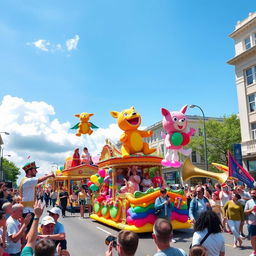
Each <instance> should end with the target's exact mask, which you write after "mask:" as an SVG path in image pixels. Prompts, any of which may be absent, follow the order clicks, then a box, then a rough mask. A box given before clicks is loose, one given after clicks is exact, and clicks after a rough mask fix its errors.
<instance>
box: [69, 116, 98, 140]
mask: <svg viewBox="0 0 256 256" xmlns="http://www.w3.org/2000/svg"><path fill="white" fill-rule="evenodd" d="M93 115H94V114H88V113H81V114H76V115H75V117H78V118H79V119H80V122H79V123H77V124H76V125H75V126H73V127H72V128H70V129H77V132H76V136H81V135H82V134H88V135H91V134H92V133H93V130H92V129H98V128H99V127H98V126H96V125H94V124H93V123H91V122H89V119H90V117H91V116H93Z"/></svg>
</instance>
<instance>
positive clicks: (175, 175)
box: [144, 115, 223, 184]
mask: <svg viewBox="0 0 256 256" xmlns="http://www.w3.org/2000/svg"><path fill="white" fill-rule="evenodd" d="M186 116H187V119H188V129H190V128H194V129H196V133H195V135H194V136H204V130H203V119H202V117H201V116H196V115H186ZM208 120H216V121H219V122H223V118H213V117H205V121H206V122H207V121H208ZM146 130H152V131H153V135H152V136H151V137H148V138H144V140H145V142H148V143H149V145H150V147H153V148H156V149H157V153H158V155H160V156H162V157H164V155H165V154H166V148H165V145H164V139H162V137H161V132H163V133H165V131H164V129H163V126H162V121H159V122H157V123H155V124H153V125H151V126H149V127H147V129H146ZM180 159H181V160H182V159H183V160H184V159H185V157H184V158H182V156H181V158H180ZM190 159H191V162H192V163H193V165H195V166H196V167H198V168H200V169H203V170H205V159H204V158H202V157H201V156H200V154H199V153H198V152H196V151H192V153H191V155H190ZM181 168H182V167H180V168H172V167H163V168H162V171H163V178H164V179H165V181H166V183H167V184H180V175H181ZM201 181H202V178H198V179H197V178H193V179H192V180H190V181H189V182H188V183H190V182H191V183H192V184H196V183H198V182H201Z"/></svg>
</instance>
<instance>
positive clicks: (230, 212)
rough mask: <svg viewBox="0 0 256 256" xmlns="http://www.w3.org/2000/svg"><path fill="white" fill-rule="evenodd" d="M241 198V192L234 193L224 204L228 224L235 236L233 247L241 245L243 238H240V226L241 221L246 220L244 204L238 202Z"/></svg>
mask: <svg viewBox="0 0 256 256" xmlns="http://www.w3.org/2000/svg"><path fill="white" fill-rule="evenodd" d="M239 199H241V196H240V195H239V194H233V196H232V199H231V200H229V201H228V202H227V203H226V204H225V205H224V208H223V209H224V214H225V215H224V216H225V217H226V218H227V220H228V226H229V228H230V229H231V231H232V233H233V236H234V245H233V247H238V246H239V247H241V245H242V239H241V238H240V234H239V228H240V222H241V221H242V220H244V209H243V206H242V205H241V204H240V203H239V202H238V200H239Z"/></svg>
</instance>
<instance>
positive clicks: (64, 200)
mask: <svg viewBox="0 0 256 256" xmlns="http://www.w3.org/2000/svg"><path fill="white" fill-rule="evenodd" d="M59 199H60V206H61V211H62V217H63V218H64V217H65V216H66V209H67V204H68V192H67V189H66V188H63V187H62V188H61V190H60V193H59Z"/></svg>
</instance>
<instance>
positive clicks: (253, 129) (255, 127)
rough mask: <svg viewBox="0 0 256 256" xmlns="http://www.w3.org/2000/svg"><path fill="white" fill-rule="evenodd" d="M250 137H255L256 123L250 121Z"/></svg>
mask: <svg viewBox="0 0 256 256" xmlns="http://www.w3.org/2000/svg"><path fill="white" fill-rule="evenodd" d="M251 130H252V139H253V140H255V139H256V123H251Z"/></svg>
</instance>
